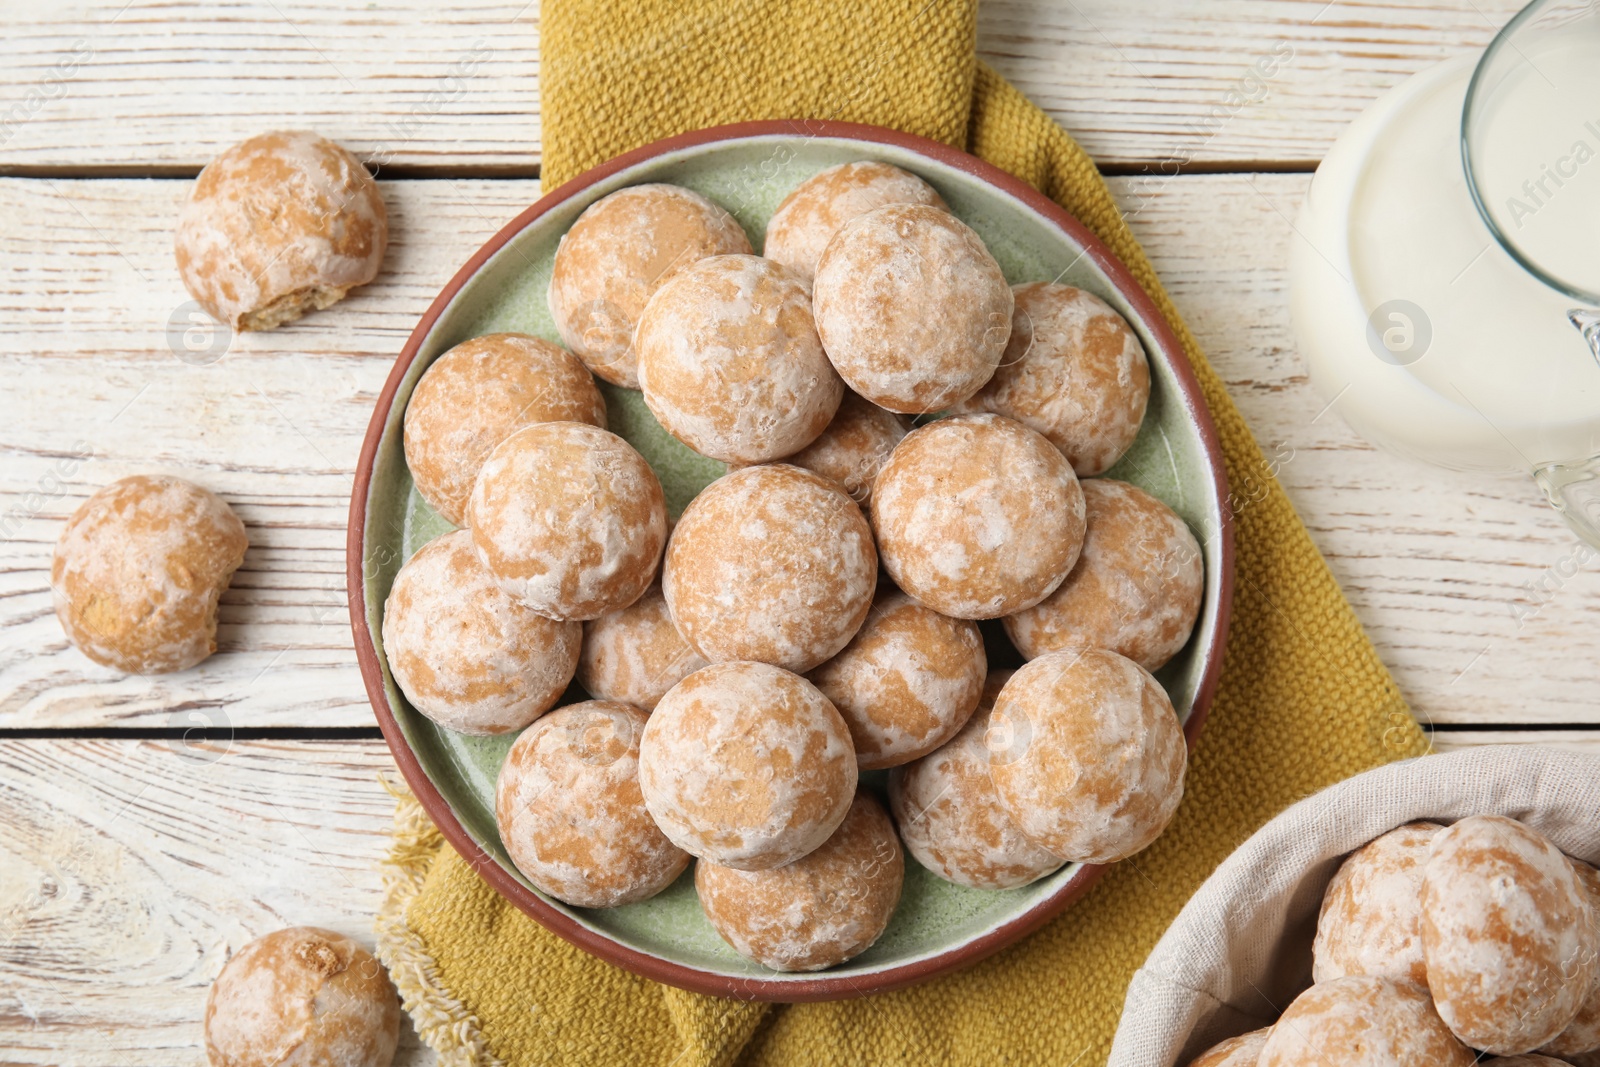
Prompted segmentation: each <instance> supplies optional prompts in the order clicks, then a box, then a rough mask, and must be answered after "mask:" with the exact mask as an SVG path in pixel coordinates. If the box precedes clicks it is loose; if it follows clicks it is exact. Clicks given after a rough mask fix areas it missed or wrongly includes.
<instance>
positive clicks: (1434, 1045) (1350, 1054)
mask: <svg viewBox="0 0 1600 1067" xmlns="http://www.w3.org/2000/svg"><path fill="white" fill-rule="evenodd" d="M1476 1062H1477V1057H1476V1056H1475V1055H1474V1054H1473V1053H1472V1051H1471V1050H1470V1049H1468V1048H1467V1047H1466V1046H1465V1045H1463V1044H1462V1043H1461V1042H1460V1041H1458V1040H1456V1037H1455V1035H1454V1034H1452V1033H1451V1032H1450V1031H1449V1029H1448V1028H1447V1027H1446V1026H1445V1025H1444V1023H1443V1021H1441V1020H1440V1018H1439V1014H1438V1012H1436V1011H1434V1009H1433V1003H1432V1002H1431V1001H1429V1000H1428V991H1427V990H1425V989H1422V988H1421V987H1419V986H1414V985H1411V984H1410V983H1408V982H1395V981H1392V980H1390V979H1388V978H1378V977H1375V976H1372V975H1350V976H1348V977H1345V978H1335V979H1333V980H1332V981H1329V982H1323V983H1320V984H1318V985H1314V986H1312V987H1311V988H1310V989H1308V990H1306V991H1305V992H1304V993H1301V994H1300V996H1299V997H1297V998H1296V999H1295V1002H1294V1003H1293V1004H1291V1005H1289V1009H1288V1010H1287V1011H1285V1012H1284V1013H1283V1017H1282V1018H1280V1019H1279V1020H1278V1022H1277V1024H1276V1025H1275V1026H1273V1028H1272V1034H1271V1036H1270V1037H1268V1038H1267V1043H1266V1045H1265V1046H1264V1047H1263V1049H1262V1051H1261V1062H1260V1067H1324V1065H1325V1064H1327V1065H1331V1064H1338V1067H1423V1065H1426V1067H1472V1065H1473V1064H1474V1063H1476Z"/></svg>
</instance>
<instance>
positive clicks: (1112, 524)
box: [1005, 478, 1205, 671]
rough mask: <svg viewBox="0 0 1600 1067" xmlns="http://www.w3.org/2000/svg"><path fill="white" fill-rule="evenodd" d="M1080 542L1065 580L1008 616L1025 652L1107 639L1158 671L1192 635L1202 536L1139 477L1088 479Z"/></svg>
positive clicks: (1200, 584) (1199, 593)
mask: <svg viewBox="0 0 1600 1067" xmlns="http://www.w3.org/2000/svg"><path fill="white" fill-rule="evenodd" d="M1080 485H1081V486H1082V488H1083V503H1084V518H1085V529H1084V535H1083V551H1082V553H1081V554H1080V555H1079V556H1078V562H1077V563H1076V564H1074V565H1073V568H1072V570H1071V572H1069V573H1068V574H1067V577H1066V580H1065V581H1063V582H1062V583H1061V585H1060V586H1058V587H1057V588H1056V590H1055V592H1053V593H1051V594H1050V595H1049V596H1047V597H1045V598H1044V599H1043V600H1041V601H1040V602H1039V603H1038V604H1036V605H1034V606H1033V607H1031V608H1026V609H1024V610H1022V611H1020V612H1017V613H1016V614H1015V615H1011V616H1008V617H1007V618H1006V620H1005V628H1006V634H1007V636H1009V637H1010V638H1011V640H1012V642H1013V643H1014V644H1015V645H1016V646H1017V649H1018V650H1019V651H1020V652H1021V653H1022V654H1023V655H1024V656H1027V657H1028V658H1030V659H1031V658H1033V657H1035V656H1039V655H1042V654H1043V653H1045V652H1056V651H1059V650H1061V649H1064V648H1073V647H1078V646H1088V647H1091V648H1109V649H1111V650H1112V651H1113V652H1120V653H1122V654H1123V655H1124V656H1127V657H1128V658H1129V659H1131V660H1133V661H1134V662H1135V663H1137V664H1139V665H1140V666H1141V667H1143V668H1144V669H1145V670H1149V671H1154V670H1160V669H1161V667H1162V665H1163V664H1165V663H1166V662H1167V661H1168V660H1170V659H1171V658H1172V657H1173V656H1174V655H1176V654H1177V653H1178V651H1179V650H1180V649H1182V648H1183V646H1184V645H1185V644H1187V643H1188V641H1189V634H1190V633H1191V632H1192V631H1193V630H1194V624H1195V620H1196V619H1197V618H1199V616H1200V602H1201V600H1202V599H1203V597H1204V596H1205V566H1204V563H1203V562H1202V560H1201V555H1200V542H1199V541H1197V540H1195V536H1194V534H1193V533H1191V532H1190V531H1189V527H1188V525H1187V524H1186V523H1185V522H1184V521H1183V519H1181V518H1180V517H1179V516H1178V514H1177V513H1176V512H1174V511H1173V510H1172V509H1171V508H1169V507H1167V506H1166V505H1165V504H1163V503H1162V502H1161V501H1159V500H1157V499H1156V498H1155V497H1153V496H1151V495H1150V494H1149V493H1147V492H1145V491H1144V490H1143V489H1140V488H1138V487H1137V486H1132V485H1129V484H1128V483H1127V482H1119V481H1114V480H1113V479H1110V478H1085V479H1084V480H1083V481H1082V482H1081V483H1080Z"/></svg>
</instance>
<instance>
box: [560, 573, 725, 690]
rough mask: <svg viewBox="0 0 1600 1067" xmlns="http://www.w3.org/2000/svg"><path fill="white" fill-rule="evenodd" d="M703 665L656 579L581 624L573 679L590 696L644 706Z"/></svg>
mask: <svg viewBox="0 0 1600 1067" xmlns="http://www.w3.org/2000/svg"><path fill="white" fill-rule="evenodd" d="M705 665H706V660H705V657H704V656H702V655H700V653H698V652H696V651H695V650H694V649H693V648H691V647H689V642H687V641H685V640H684V639H683V636H682V635H681V634H679V633H678V628H677V627H676V626H674V625H673V624H672V615H671V614H670V613H669V612H668V611H667V601H666V598H665V597H664V596H662V595H661V587H660V586H658V585H655V586H651V587H650V591H649V592H647V593H645V595H644V596H642V597H640V598H639V599H638V600H635V601H634V602H633V603H632V604H629V605H628V606H627V607H625V608H621V609H619V610H617V611H613V612H610V613H608V614H606V615H602V616H600V617H599V618H598V619H595V620H593V621H591V622H586V623H584V624H583V655H582V657H581V658H580V659H579V660H578V681H579V682H580V683H581V684H582V685H583V688H584V689H585V690H586V691H587V692H588V693H589V695H590V696H595V697H599V698H601V699H602V700H620V701H622V702H623V703H625V704H633V705H635V706H637V707H641V708H643V709H645V710H646V711H649V710H650V709H652V708H654V707H655V706H656V703H657V702H658V701H659V700H660V699H661V698H662V697H663V696H664V695H666V692H667V690H669V689H671V688H672V687H673V686H675V685H677V684H678V683H679V682H681V681H683V680H684V679H685V678H687V677H688V676H689V675H691V674H693V673H694V672H695V671H697V670H699V669H700V668H701V667H704V666H705Z"/></svg>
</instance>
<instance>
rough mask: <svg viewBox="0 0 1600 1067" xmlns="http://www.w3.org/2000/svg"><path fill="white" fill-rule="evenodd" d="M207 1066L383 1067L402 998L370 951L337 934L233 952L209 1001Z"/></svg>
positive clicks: (266, 941)
mask: <svg viewBox="0 0 1600 1067" xmlns="http://www.w3.org/2000/svg"><path fill="white" fill-rule="evenodd" d="M205 1032H206V1059H207V1061H208V1062H210V1063H211V1065H212V1067H281V1065H283V1064H290V1063H295V1064H328V1065H335V1064H337V1065H338V1067H388V1065H389V1063H390V1062H391V1061H393V1059H394V1050H395V1046H396V1045H397V1044H399V1041H400V998H399V996H398V995H397V994H396V993H395V989H394V986H393V984H391V983H390V981H389V974H388V972H387V971H385V970H384V969H383V965H382V964H381V963H379V962H378V961H377V960H375V959H373V958H372V954H371V953H370V952H368V951H367V950H366V949H364V948H362V947H361V946H360V945H358V944H356V943H355V942H354V941H352V940H350V939H349V938H348V937H345V936H344V935H343V934H336V933H334V932H333V931H332V930H321V929H318V928H317V927H314V926H293V927H290V928H289V929H287V930H278V931H276V932H274V933H270V934H267V935H266V936H265V937H261V938H257V939H256V940H255V941H252V942H250V943H249V944H248V945H246V946H245V947H244V948H242V949H240V950H239V951H238V952H236V953H235V954H234V956H233V958H232V959H230V960H229V961H228V963H227V965H226V966H225V967H223V968H222V973H221V974H219V975H217V980H216V981H215V982H214V983H212V986H211V993H210V994H209V995H208V996H207V997H206V1015H205Z"/></svg>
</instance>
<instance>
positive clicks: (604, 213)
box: [549, 184, 750, 389]
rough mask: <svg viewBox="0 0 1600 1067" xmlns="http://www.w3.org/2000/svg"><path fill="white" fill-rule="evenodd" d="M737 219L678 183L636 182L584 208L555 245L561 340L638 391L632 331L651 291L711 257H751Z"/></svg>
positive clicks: (554, 311) (553, 294)
mask: <svg viewBox="0 0 1600 1067" xmlns="http://www.w3.org/2000/svg"><path fill="white" fill-rule="evenodd" d="M749 251H750V238H748V237H746V236H745V232H744V230H743V229H742V228H741V227H740V226H739V223H738V221H737V220H735V219H734V217H733V216H732V215H730V214H728V213H727V212H726V211H724V210H723V209H722V208H721V207H720V206H718V205H717V204H714V203H712V202H711V201H710V200H707V199H706V198H705V197H703V196H701V195H700V194H699V193H696V192H691V191H690V190H688V189H684V188H681V187H679V186H676V185H661V184H651V185H634V186H630V187H629V188H626V189H618V190H617V191H616V192H614V193H611V194H610V195H608V196H604V197H601V198H600V199H599V200H596V201H595V202H594V203H592V204H590V205H589V206H588V207H587V208H585V209H584V211H583V214H582V215H580V216H578V221H577V222H574V223H573V224H572V228H571V229H569V230H568V231H567V232H566V234H564V235H563V236H562V238H561V244H560V245H559V246H558V247H557V248H556V256H555V263H554V265H553V266H552V267H551V273H550V296H549V299H550V315H551V317H552V318H554V319H555V323H556V329H557V330H558V331H560V333H561V341H562V343H563V344H565V345H566V346H567V347H568V348H569V349H571V350H572V352H573V353H574V354H575V355H577V357H578V358H579V359H581V360H583V361H584V362H585V363H586V364H588V365H589V369H590V370H592V371H594V372H595V373H596V374H598V375H599V376H600V377H602V378H604V379H605V380H606V381H608V382H611V383H612V384H614V385H621V386H626V387H627V388H629V389H637V388H638V387H639V377H638V360H637V357H636V356H635V355H634V349H633V331H634V326H635V325H636V324H637V323H638V321H639V313H640V312H641V311H643V310H644V306H645V304H646V303H648V302H649V300H650V296H651V294H653V293H654V292H655V291H656V289H657V288H658V287H659V286H661V285H662V284H663V283H665V282H666V281H667V280H668V279H669V278H671V277H672V276H673V275H674V274H676V273H677V272H678V271H680V270H682V269H684V268H685V267H687V266H689V265H690V264H692V263H696V262H698V261H699V260H702V259H704V258H705V257H707V256H720V255H727V254H730V253H748V252H749Z"/></svg>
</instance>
